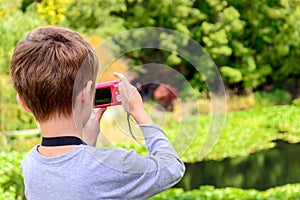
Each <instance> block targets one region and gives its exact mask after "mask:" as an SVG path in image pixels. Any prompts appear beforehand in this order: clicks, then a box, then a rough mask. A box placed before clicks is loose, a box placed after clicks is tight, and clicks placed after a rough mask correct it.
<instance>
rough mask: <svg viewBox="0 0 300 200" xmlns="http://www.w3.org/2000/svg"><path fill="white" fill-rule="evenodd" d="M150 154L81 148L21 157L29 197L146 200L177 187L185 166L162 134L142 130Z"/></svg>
mask: <svg viewBox="0 0 300 200" xmlns="http://www.w3.org/2000/svg"><path fill="white" fill-rule="evenodd" d="M144 137H145V141H146V146H147V149H148V152H149V155H148V156H140V155H138V154H137V153H136V152H135V151H133V150H129V151H127V150H124V149H121V148H96V147H92V146H88V145H78V147H76V148H74V149H73V150H71V151H70V152H68V153H66V154H64V155H61V156H58V157H52V158H49V157H44V156H42V155H41V154H40V153H39V152H38V151H37V147H38V146H36V147H34V148H33V149H32V150H31V151H30V152H29V153H28V154H27V155H26V157H25V158H24V159H23V161H22V163H21V168H22V171H23V175H24V183H25V195H26V198H27V199H28V200H35V199H39V200H40V199H43V200H47V199H51V200H55V199H72V200H77V199H78V200H79V199H80V200H81V199H89V200H92V199H146V198H148V197H151V196H153V195H155V194H157V193H159V192H161V191H163V190H165V189H167V188H170V187H171V186H173V185H174V184H176V183H177V182H178V181H179V180H180V179H181V178H182V176H183V174H184V171H185V167H184V164H183V163H182V161H181V160H180V159H179V157H178V155H177V154H176V152H175V150H174V148H173V147H172V145H171V143H170V142H169V140H168V139H167V137H166V136H165V134H164V133H163V131H162V130H160V129H157V128H154V127H145V128H144Z"/></svg>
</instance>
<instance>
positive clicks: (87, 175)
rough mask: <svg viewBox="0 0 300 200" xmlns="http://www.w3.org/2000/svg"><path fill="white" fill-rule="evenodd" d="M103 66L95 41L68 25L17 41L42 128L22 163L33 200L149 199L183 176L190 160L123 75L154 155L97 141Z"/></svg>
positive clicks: (28, 95) (20, 70)
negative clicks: (95, 104)
mask: <svg viewBox="0 0 300 200" xmlns="http://www.w3.org/2000/svg"><path fill="white" fill-rule="evenodd" d="M97 70H98V60H97V57H96V55H95V53H94V51H93V49H92V48H91V46H90V45H89V44H88V43H87V42H86V41H84V40H83V38H82V37H81V36H80V35H79V34H77V33H76V32H74V31H72V30H69V29H66V28H62V27H54V26H45V27H40V28H37V29H35V30H33V31H32V32H31V33H29V34H28V36H27V37H26V38H25V39H24V40H21V41H20V42H19V43H18V44H17V46H16V48H15V50H14V53H13V56H12V60H11V80H12V83H13V85H14V88H15V89H16V91H17V93H18V94H17V100H18V102H19V104H20V105H21V106H22V107H23V108H24V109H25V110H26V111H28V112H32V113H33V115H34V116H35V118H36V120H37V121H38V122H39V124H40V127H41V133H42V143H41V145H37V146H35V147H34V148H33V149H32V150H31V151H30V152H29V153H28V154H27V156H26V157H25V158H24V159H23V161H22V163H21V168H22V171H23V174H24V183H25V195H26V198H27V199H29V200H31V199H73V200H74V199H146V198H148V197H150V196H153V195H155V194H157V193H159V192H161V191H162V190H165V189H167V188H169V187H171V186H172V185H174V184H175V183H177V182H178V181H179V180H180V179H181V178H182V176H183V174H184V171H185V167H184V164H183V163H182V161H181V160H180V159H179V158H178V156H177V154H176V152H175V151H174V149H173V147H172V145H171V144H170V142H169V141H168V139H167V138H166V136H165V135H164V133H163V131H162V130H161V129H160V128H158V127H156V126H154V125H152V120H151V118H150V116H149V115H148V114H147V113H146V112H145V110H144V109H143V102H142V99H141V96H140V95H139V93H138V92H137V90H136V88H135V87H133V86H132V85H131V84H130V83H129V82H128V80H127V79H126V78H125V77H124V76H123V75H121V74H117V73H116V74H115V76H116V77H118V78H119V79H121V82H120V84H119V91H120V94H121V97H122V104H123V107H124V109H125V111H126V112H127V113H128V114H129V115H131V116H132V117H133V118H134V119H135V121H136V122H137V124H139V125H140V126H141V128H142V130H143V134H144V137H145V141H146V146H147V148H148V151H149V155H148V156H146V157H142V156H139V155H138V154H136V153H135V152H134V151H133V150H131V151H127V150H124V149H120V148H111V149H108V148H96V147H94V146H95V144H96V141H97V137H98V134H99V131H100V125H99V124H100V119H101V117H102V114H103V112H104V111H105V109H99V110H98V111H97V113H96V115H95V117H93V118H90V116H91V113H92V109H93V108H92V106H93V98H94V95H95V80H96V75H97ZM83 133H84V137H83ZM83 140H84V142H83Z"/></svg>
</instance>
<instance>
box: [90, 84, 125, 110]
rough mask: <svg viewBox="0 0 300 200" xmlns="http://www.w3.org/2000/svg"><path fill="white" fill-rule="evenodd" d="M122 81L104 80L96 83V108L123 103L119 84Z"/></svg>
mask: <svg viewBox="0 0 300 200" xmlns="http://www.w3.org/2000/svg"><path fill="white" fill-rule="evenodd" d="M119 82H120V81H112V82H104V83H99V84H97V85H96V93H95V99H94V108H103V107H108V106H114V105H120V104H122V101H121V95H120V93H119V89H118V84H119Z"/></svg>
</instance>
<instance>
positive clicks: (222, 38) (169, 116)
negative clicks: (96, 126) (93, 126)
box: [0, 0, 300, 199]
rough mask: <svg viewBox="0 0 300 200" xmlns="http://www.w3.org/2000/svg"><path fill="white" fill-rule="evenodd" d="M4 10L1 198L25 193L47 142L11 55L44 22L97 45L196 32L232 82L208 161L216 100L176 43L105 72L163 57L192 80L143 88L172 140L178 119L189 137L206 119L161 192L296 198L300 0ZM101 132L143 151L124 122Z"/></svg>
mask: <svg viewBox="0 0 300 200" xmlns="http://www.w3.org/2000/svg"><path fill="white" fill-rule="evenodd" d="M0 18H1V20H0V35H1V39H0V134H1V135H0V157H1V158H0V186H1V187H0V199H24V186H23V182H22V174H21V171H20V168H19V163H20V161H21V159H22V157H23V156H24V155H25V153H26V152H27V151H28V150H29V149H30V148H32V147H33V146H34V145H35V144H37V143H39V142H40V132H39V129H38V125H37V123H36V121H35V120H34V118H33V116H31V115H30V114H28V113H26V112H25V111H23V110H22V109H21V107H20V106H18V104H17V102H16V98H15V97H16V93H15V91H14V89H13V88H12V85H11V84H10V81H9V79H10V77H9V62H10V58H11V56H12V52H13V50H14V47H15V45H16V44H17V42H18V41H19V40H20V39H22V38H24V37H26V35H27V34H28V33H29V32H30V31H31V30H32V29H33V28H36V27H38V26H44V25H58V26H64V27H68V28H71V29H74V30H76V31H78V32H79V33H80V34H81V35H82V36H83V37H84V38H85V39H86V40H87V41H88V42H89V43H90V44H91V45H92V46H93V47H94V48H97V46H99V45H100V44H101V42H103V41H105V40H106V39H108V38H110V37H112V36H114V35H115V34H117V33H120V32H123V31H126V30H131V29H134V28H141V27H162V28H167V29H171V30H174V31H178V32H180V33H183V34H185V35H187V36H189V37H190V38H192V39H193V40H195V41H196V42H197V43H199V44H200V45H201V46H202V47H203V49H204V50H205V51H206V52H207V53H208V55H209V56H210V57H211V58H212V60H213V61H214V63H215V64H216V66H217V68H218V69H219V71H220V74H221V77H222V79H223V82H224V85H225V88H226V111H227V115H226V122H225V125H224V128H223V131H222V134H221V136H220V138H219V141H218V143H217V145H216V146H215V148H214V149H213V150H212V151H211V152H210V153H209V154H208V155H207V156H206V157H205V158H204V160H199V158H198V156H199V152H200V151H201V147H202V142H201V141H203V140H204V138H205V134H206V132H207V130H208V128H209V123H210V120H211V115H210V114H211V113H212V105H211V98H210V91H209V90H208V88H207V84H206V82H205V78H204V77H202V76H201V74H199V73H198V72H197V71H196V69H195V68H194V67H193V66H192V65H191V63H189V62H188V61H187V60H185V59H184V58H182V57H181V56H180V55H178V54H175V53H174V52H168V51H164V50H160V49H139V50H135V51H131V52H128V53H126V55H124V56H123V57H122V58H121V59H117V60H116V61H115V62H114V63H112V64H111V66H110V67H109V70H108V71H107V72H106V73H107V74H106V75H104V76H103V77H102V78H101V80H99V81H109V80H111V79H112V76H111V72H112V71H117V72H122V73H125V72H127V71H131V72H134V73H131V75H132V74H133V77H134V78H133V79H132V81H133V83H138V77H141V75H142V74H143V73H144V72H143V70H141V69H133V68H134V67H135V66H141V65H143V64H147V63H160V64H163V65H166V66H168V67H170V68H172V69H174V70H176V71H177V72H179V73H180V74H182V75H183V76H184V78H185V79H186V80H187V81H188V82H189V83H190V85H191V86H192V91H189V90H183V89H182V88H172V89H171V90H170V88H164V87H162V86H159V85H154V86H153V85H152V86H151V85H150V86H149V85H148V86H147V87H144V88H143V87H141V88H140V89H141V90H140V91H141V94H142V95H144V96H143V98H144V100H145V102H146V104H145V106H146V108H149V109H153V105H154V104H158V105H159V106H157V108H158V109H157V110H156V111H155V112H156V113H157V112H159V111H161V110H163V115H164V124H163V126H164V129H165V130H166V133H167V134H168V137H169V138H170V139H171V140H172V138H174V137H176V136H174V135H172V133H173V132H174V130H177V129H178V126H179V125H180V123H178V122H181V121H184V122H185V124H189V125H190V126H187V128H186V129H184V130H183V131H182V132H180V133H178V134H180V137H182V138H189V133H190V132H192V131H193V128H194V125H195V124H198V125H200V127H201V130H200V131H199V133H197V135H196V136H195V138H193V139H194V140H193V142H191V144H189V147H188V149H187V150H186V151H185V153H184V154H182V155H180V156H181V158H182V159H183V160H184V162H185V163H186V166H187V172H186V175H185V177H184V178H183V179H182V181H181V182H180V183H178V184H177V185H176V186H175V187H174V188H172V189H170V190H167V191H165V192H163V193H162V194H159V195H157V196H155V197H153V199H196V198H199V199H300V171H299V167H300V159H299V156H298V155H299V153H300V145H299V142H300V126H299V122H300V114H299V113H300V84H299V79H300V66H299V63H300V29H299V27H300V20H299V19H300V1H297V0H252V1H248V0H239V1H238V0H161V1H157V0H80V1H75V0H0ZM161 42H162V43H161V44H159V45H160V46H163V45H169V46H171V47H172V48H173V49H176V48H178V47H187V46H188V45H189V44H188V43H186V42H185V41H177V40H173V39H172V38H168V37H166V39H165V40H163V41H161ZM100 56H101V55H100ZM102 56H105V55H103V54H102ZM164 75H165V74H162V76H164ZM135 79H136V81H135ZM176 89H178V90H179V91H180V95H179V94H178V93H177V92H174V91H177V90H176ZM149 91H150V92H149ZM191 94H193V95H191ZM191 96H193V97H194V96H196V99H195V98H190V97H191ZM182 108H184V112H183V111H182V110H183V109H182ZM199 109H200V113H199V112H198V110H199ZM199 119H200V120H199ZM103 123H105V126H104V129H105V127H109V126H111V125H114V124H113V123H114V122H112V121H111V119H110V117H109V116H107V117H106V119H104V122H103ZM104 132H105V133H107V134H106V135H105V136H103V137H102V139H103V138H104V139H103V140H108V141H107V142H105V141H104V142H103V141H102V142H101V141H99V144H98V145H99V146H101V145H107V146H109V145H113V146H115V145H117V146H121V147H124V148H134V149H136V151H137V152H138V153H141V154H145V153H146V152H147V151H146V150H145V148H144V147H143V146H140V145H138V144H137V143H135V142H134V141H133V140H131V139H130V138H128V137H124V135H121V134H120V133H118V135H117V133H115V132H118V131H117V130H112V131H111V132H109V131H108V130H105V131H104ZM99 140H101V138H100V139H99ZM183 141H184V140H183ZM184 145H185V144H180V143H177V144H174V146H175V148H177V149H179V148H183V147H182V146H184Z"/></svg>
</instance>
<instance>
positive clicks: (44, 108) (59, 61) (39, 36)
mask: <svg viewBox="0 0 300 200" xmlns="http://www.w3.org/2000/svg"><path fill="white" fill-rule="evenodd" d="M97 70H98V59H97V57H96V55H95V53H94V50H93V49H92V47H91V46H90V45H89V44H88V43H87V42H86V41H85V40H84V39H83V38H82V37H81V36H80V35H79V34H78V33H76V32H75V31H72V30H70V29H66V28H62V27H55V26H45V27H40V28H37V29H35V30H33V31H32V32H30V33H29V34H28V36H27V37H26V38H25V39H23V40H21V41H20V42H19V43H18V44H17V46H16V48H15V50H14V53H13V56H12V59H11V80H12V83H13V86H14V88H15V89H16V91H17V93H18V94H19V96H20V98H21V100H22V101H23V102H24V103H25V104H26V106H27V107H28V108H29V109H30V111H31V112H32V113H33V114H34V116H35V118H36V119H37V120H38V121H40V122H42V121H46V120H48V119H50V118H51V117H54V116H60V115H63V116H71V115H72V97H74V96H75V97H76V96H77V94H78V93H79V92H80V91H81V90H82V89H83V88H84V87H85V86H86V84H87V82H88V81H89V80H91V81H93V84H94V83H95V80H96V75H97ZM79 74H80V75H79ZM77 75H78V76H77ZM75 79H76V84H75V86H76V87H74V83H75Z"/></svg>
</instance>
